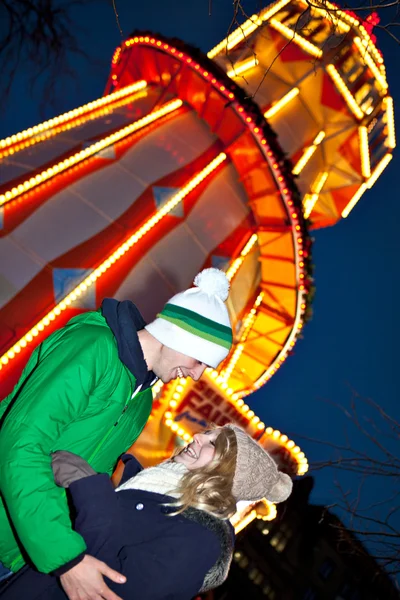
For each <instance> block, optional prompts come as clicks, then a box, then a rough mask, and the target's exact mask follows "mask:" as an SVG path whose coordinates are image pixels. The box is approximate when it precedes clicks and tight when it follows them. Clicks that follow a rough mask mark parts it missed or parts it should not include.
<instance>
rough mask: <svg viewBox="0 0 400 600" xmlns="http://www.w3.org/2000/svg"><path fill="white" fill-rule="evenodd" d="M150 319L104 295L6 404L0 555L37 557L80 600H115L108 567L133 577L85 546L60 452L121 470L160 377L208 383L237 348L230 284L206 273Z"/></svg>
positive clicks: (42, 348)
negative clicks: (55, 469) (58, 480)
mask: <svg viewBox="0 0 400 600" xmlns="http://www.w3.org/2000/svg"><path fill="white" fill-rule="evenodd" d="M194 283H195V286H196V287H194V288H191V289H189V290H186V292H183V293H180V294H177V295H175V296H174V297H173V298H171V300H170V301H169V302H168V303H167V304H166V305H165V306H164V308H163V309H162V311H161V313H159V315H158V316H157V318H156V319H155V320H154V321H153V322H152V323H150V324H149V325H147V326H146V325H145V323H144V321H143V319H142V317H141V315H140V313H139V311H138V310H137V308H136V307H135V306H134V305H133V304H132V303H131V302H130V301H124V302H118V301H116V300H111V299H106V300H104V301H103V303H102V306H101V309H100V310H99V311H97V312H87V313H84V314H82V315H79V316H77V317H75V318H73V319H72V320H71V321H70V322H69V323H68V324H67V325H66V326H65V327H63V328H62V329H60V330H58V331H55V332H54V333H53V334H52V335H50V336H49V337H48V338H47V339H46V340H44V342H42V344H40V345H39V346H38V347H37V348H36V349H35V350H34V352H33V353H32V355H31V357H30V359H29V361H28V363H27V365H26V367H25V369H24V371H23V373H22V375H21V378H20V380H19V381H18V383H17V385H16V386H15V388H14V390H13V391H12V393H11V394H10V395H9V396H8V397H7V398H6V399H5V400H4V401H3V402H2V403H1V404H0V418H1V421H0V424H1V429H0V457H1V462H0V492H1V498H2V499H0V562H2V563H3V564H4V565H5V566H6V567H8V568H9V569H10V570H11V571H14V572H15V571H17V570H19V569H20V568H21V567H22V566H23V565H24V563H25V560H29V561H30V562H31V563H33V564H34V565H35V567H36V568H37V569H38V570H39V571H42V572H44V573H53V574H54V575H56V576H58V577H60V580H61V583H62V585H63V587H64V590H65V591H66V593H67V595H68V597H69V598H70V600H75V599H78V598H79V599H88V600H89V599H90V600H92V599H96V600H97V599H98V598H104V599H107V600H116V599H118V596H116V595H115V594H114V593H113V592H111V590H109V588H108V587H107V586H106V584H105V583H104V580H103V577H102V575H106V576H107V577H109V578H110V579H112V580H113V581H116V582H119V583H123V581H124V578H122V576H120V575H119V574H118V573H116V572H115V571H113V570H112V569H110V568H109V567H107V565H104V564H103V563H100V561H98V560H97V559H95V558H94V557H91V556H89V555H87V554H86V553H85V551H86V546H85V542H84V540H83V538H82V537H81V536H80V535H79V534H78V533H76V532H75V531H74V530H73V528H72V526H71V521H70V517H69V511H68V506H67V500H66V497H65V491H64V490H63V489H61V488H59V487H57V486H56V485H55V483H54V480H53V473H52V468H51V454H52V453H53V452H55V451H57V450H68V451H70V452H74V453H75V454H78V455H79V456H81V457H83V458H84V459H85V460H87V461H88V462H89V463H90V465H91V466H92V467H93V468H94V469H95V470H96V471H98V472H103V473H109V474H110V475H111V473H112V472H113V469H114V467H115V464H116V462H117V460H118V458H119V456H120V455H121V454H122V453H123V452H125V451H126V450H127V449H128V448H129V447H130V446H131V445H132V444H133V442H135V440H136V439H137V437H138V436H139V435H140V433H141V431H142V429H143V427H144V426H145V424H146V421H147V419H148V417H149V415H150V412H151V406H152V393H151V385H152V384H153V383H154V382H155V381H156V380H157V379H158V378H159V379H161V380H162V381H163V382H164V383H167V382H168V381H171V380H172V379H175V378H177V377H191V378H192V379H194V380H197V379H199V377H201V375H202V374H203V371H204V369H205V368H206V366H211V367H214V368H216V367H217V366H218V365H219V363H220V362H221V361H222V360H223V359H224V358H225V357H226V356H227V355H228V353H229V349H230V347H231V342H232V331H231V326H230V322H229V316H228V311H227V308H226V306H225V304H224V301H225V300H226V299H227V296H228V291H229V283H228V280H227V279H226V276H225V275H224V274H223V273H222V272H221V271H218V270H216V269H205V270H204V271H202V272H201V273H200V274H199V275H197V277H196V278H195V281H194Z"/></svg>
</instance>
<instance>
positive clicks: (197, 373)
mask: <svg viewBox="0 0 400 600" xmlns="http://www.w3.org/2000/svg"><path fill="white" fill-rule="evenodd" d="M205 369H206V365H205V364H204V363H200V364H199V365H197V366H196V367H195V368H194V370H193V379H194V381H198V380H199V379H200V377H201V376H202V375H203V373H204V371H205Z"/></svg>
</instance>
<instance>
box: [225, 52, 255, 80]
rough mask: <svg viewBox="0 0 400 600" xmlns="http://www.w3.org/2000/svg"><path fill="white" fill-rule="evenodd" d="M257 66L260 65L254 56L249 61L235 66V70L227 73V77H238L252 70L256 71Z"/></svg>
mask: <svg viewBox="0 0 400 600" xmlns="http://www.w3.org/2000/svg"><path fill="white" fill-rule="evenodd" d="M257 65H258V60H257V58H256V57H255V56H254V57H253V58H249V59H247V60H244V61H243V62H241V63H240V64H238V65H235V66H234V67H233V69H231V70H230V71H228V72H227V75H228V77H238V76H239V75H241V74H242V73H246V71H249V70H250V69H254V67H256V66H257Z"/></svg>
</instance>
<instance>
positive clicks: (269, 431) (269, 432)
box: [265, 427, 274, 435]
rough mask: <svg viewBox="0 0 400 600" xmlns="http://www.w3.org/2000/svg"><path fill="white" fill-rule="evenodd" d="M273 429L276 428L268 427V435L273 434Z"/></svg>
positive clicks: (266, 431)
mask: <svg viewBox="0 0 400 600" xmlns="http://www.w3.org/2000/svg"><path fill="white" fill-rule="evenodd" d="M273 431H274V430H273V429H272V427H267V429H266V430H265V433H266V434H267V435H271V434H272V433H273Z"/></svg>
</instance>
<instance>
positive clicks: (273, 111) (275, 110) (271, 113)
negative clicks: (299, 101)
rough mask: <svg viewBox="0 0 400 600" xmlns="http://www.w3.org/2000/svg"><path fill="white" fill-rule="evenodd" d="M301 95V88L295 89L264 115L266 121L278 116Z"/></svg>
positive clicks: (275, 103)
mask: <svg viewBox="0 0 400 600" xmlns="http://www.w3.org/2000/svg"><path fill="white" fill-rule="evenodd" d="M299 93H300V90H299V88H297V87H295V88H293V89H291V90H290V91H289V92H288V93H287V94H285V95H284V96H283V97H282V98H281V99H280V100H277V101H276V102H274V104H273V105H272V106H271V107H270V108H269V109H268V110H267V111H266V112H265V113H264V117H265V118H266V119H270V118H271V117H273V116H274V115H276V114H277V113H278V112H279V111H280V110H281V109H282V108H283V107H284V106H286V105H287V104H288V103H289V102H290V101H291V100H293V98H295V97H296V96H297V95H298V94H299Z"/></svg>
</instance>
